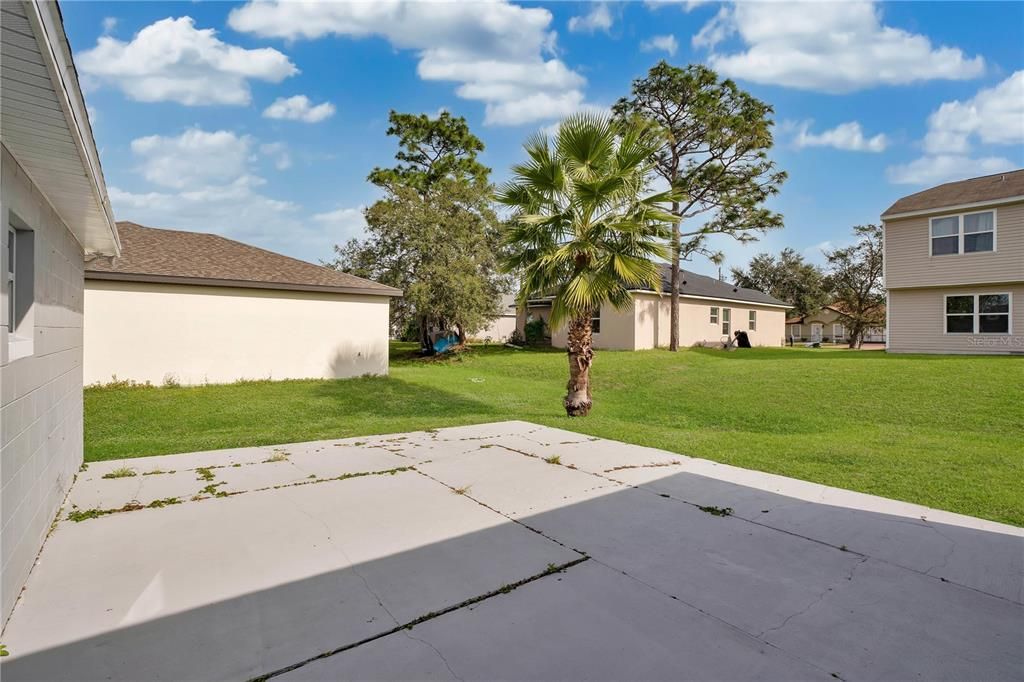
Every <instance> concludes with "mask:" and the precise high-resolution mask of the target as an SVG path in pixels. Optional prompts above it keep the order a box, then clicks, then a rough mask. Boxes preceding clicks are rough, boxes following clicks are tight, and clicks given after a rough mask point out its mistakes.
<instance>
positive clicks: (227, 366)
mask: <svg viewBox="0 0 1024 682" xmlns="http://www.w3.org/2000/svg"><path fill="white" fill-rule="evenodd" d="M388 309H389V299H388V298H387V297H384V296H360V295H355V294H328V293H310V292H301V291H276V290H268V289H242V288H233V287H208V286H194V285H181V284H154V283H145V282H118V281H108V280H86V283H85V382H86V384H91V383H96V382H99V383H105V382H109V381H111V379H112V377H113V376H115V375H116V376H117V378H118V379H131V380H134V381H149V382H152V383H154V384H162V383H164V382H165V381H168V380H173V381H177V382H180V383H182V384H200V383H206V382H209V383H225V382H231V381H236V380H238V379H268V378H269V379H303V378H341V377H351V376H360V375H362V374H387V371H388ZM126 321H129V322H128V323H126Z"/></svg>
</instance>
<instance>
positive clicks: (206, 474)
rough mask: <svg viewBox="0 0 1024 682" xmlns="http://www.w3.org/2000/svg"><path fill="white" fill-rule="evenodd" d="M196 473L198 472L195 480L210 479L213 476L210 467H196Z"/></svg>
mask: <svg viewBox="0 0 1024 682" xmlns="http://www.w3.org/2000/svg"><path fill="white" fill-rule="evenodd" d="M196 473H197V474H199V478H197V479H196V480H197V481H212V480H213V479H214V478H215V476H214V475H213V468H212V467H197V468H196Z"/></svg>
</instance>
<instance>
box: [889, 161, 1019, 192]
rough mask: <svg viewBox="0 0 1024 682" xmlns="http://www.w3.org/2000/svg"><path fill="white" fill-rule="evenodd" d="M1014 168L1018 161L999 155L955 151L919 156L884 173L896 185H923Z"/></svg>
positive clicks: (937, 183) (891, 167)
mask: <svg viewBox="0 0 1024 682" xmlns="http://www.w3.org/2000/svg"><path fill="white" fill-rule="evenodd" d="M1016 167H1017V164H1015V163H1014V162H1012V161H1010V160H1009V159H1006V158H1003V157H1001V156H986V157H982V158H972V157H970V156H962V155H958V154H939V155H937V156H922V157H921V158H918V159H914V160H913V161H911V162H910V163H906V164H899V165H895V166H890V167H889V168H887V169H886V170H885V175H886V177H887V178H888V179H889V182H891V183H893V184H896V185H922V186H923V185H939V184H942V183H943V182H949V181H951V180H964V179H966V178H974V177H978V176H981V175H992V174H993V173H999V172H1000V171H1008V170H1013V169H1014V168H1016Z"/></svg>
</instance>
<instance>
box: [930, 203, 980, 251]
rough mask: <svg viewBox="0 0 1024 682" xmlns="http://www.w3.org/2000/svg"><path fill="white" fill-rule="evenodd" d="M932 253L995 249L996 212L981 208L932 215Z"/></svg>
mask: <svg viewBox="0 0 1024 682" xmlns="http://www.w3.org/2000/svg"><path fill="white" fill-rule="evenodd" d="M930 224H931V244H932V245H931V249H932V255H933V256H949V255H954V254H959V253H979V252H985V251H995V250H996V212H995V211H979V212H977V213H964V214H961V215H951V216H942V217H941V218H932V219H931V221H930Z"/></svg>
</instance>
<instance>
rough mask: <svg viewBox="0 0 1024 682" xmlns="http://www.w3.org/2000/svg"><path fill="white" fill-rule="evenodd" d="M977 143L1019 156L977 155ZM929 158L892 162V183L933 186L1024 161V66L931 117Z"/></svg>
mask: <svg viewBox="0 0 1024 682" xmlns="http://www.w3.org/2000/svg"><path fill="white" fill-rule="evenodd" d="M977 144H984V145H989V146H1007V147H1012V148H1014V150H1015V154H1014V156H1015V158H1016V160H1011V159H1007V158H1005V157H1004V156H998V155H994V154H988V155H985V156H976V155H974V153H973V152H974V147H975V145H977ZM924 151H925V154H924V156H922V157H920V158H918V159H915V160H913V161H911V162H909V163H906V164H898V165H895V166H890V167H889V168H887V169H886V175H887V177H888V178H889V181H890V182H893V183H896V184H906V185H933V184H938V183H941V182H946V181H948V180H960V179H963V178H969V177H973V176H978V175H989V174H992V173H998V172H1000V171H1006V170H1012V169H1014V168H1020V167H1021V166H1022V165H1024V70H1022V71H1017V72H1016V73H1014V74H1012V75H1010V76H1009V77H1008V78H1006V79H1005V80H1004V81H1002V82H1001V83H999V84H997V85H995V86H993V87H991V88H982V89H981V90H979V91H978V92H977V93H976V94H975V95H974V97H971V98H970V99H968V100H965V101H960V100H954V101H952V102H944V103H943V104H942V105H941V106H939V108H938V109H936V110H935V111H933V112H932V113H931V115H930V116H929V117H928V132H927V133H926V134H925V136H924Z"/></svg>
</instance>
